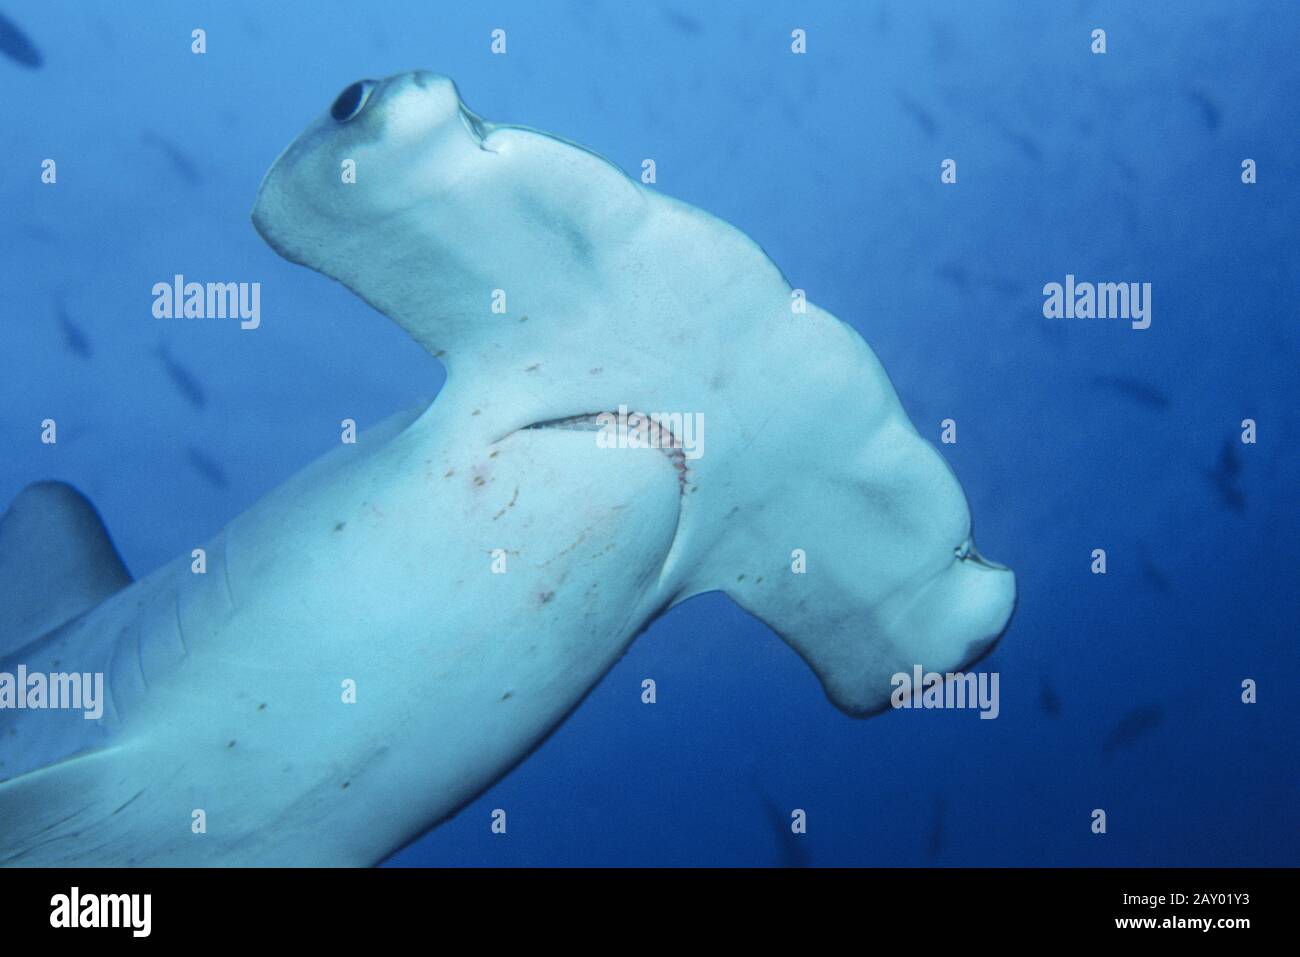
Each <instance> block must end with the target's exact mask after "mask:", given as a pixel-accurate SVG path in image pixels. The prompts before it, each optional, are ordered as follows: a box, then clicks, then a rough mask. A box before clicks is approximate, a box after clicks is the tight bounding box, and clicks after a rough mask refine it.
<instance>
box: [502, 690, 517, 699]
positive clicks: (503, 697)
mask: <svg viewBox="0 0 1300 957" xmlns="http://www.w3.org/2000/svg"><path fill="white" fill-rule="evenodd" d="M512 694H514V692H513V691H507V692H506V693H505V694H503V695H502V696H501V700H502V701H505V700H506V699H507V698H509V697H510V696H511V695H512Z"/></svg>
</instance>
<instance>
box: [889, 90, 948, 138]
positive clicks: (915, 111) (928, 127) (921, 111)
mask: <svg viewBox="0 0 1300 957" xmlns="http://www.w3.org/2000/svg"><path fill="white" fill-rule="evenodd" d="M894 95H895V96H896V97H898V102H899V105H901V106H902V107H903V112H904V113H906V114H907V115H908V116H910V117H911V118H912V119H913V120H914V121H915V122H916V125H917V126H919V127H920V128H921V132H922V133H924V134H925V135H926V136H929V137H933V136H934V135H935V134H936V133H938V132H939V124H938V123H936V122H935V120H934V115H933V114H932V113H930V111H929V110H927V109H926V108H925V107H923V106H922V105H921V104H920V103H918V102H916V100H914V99H912V98H911V97H910V96H908V95H907V94H906V93H904V92H903V91H902V90H895V91H894Z"/></svg>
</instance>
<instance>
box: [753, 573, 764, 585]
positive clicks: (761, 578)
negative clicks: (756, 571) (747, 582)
mask: <svg viewBox="0 0 1300 957" xmlns="http://www.w3.org/2000/svg"><path fill="white" fill-rule="evenodd" d="M762 580H763V576H762V575H759V576H758V577H757V578H755V579H754V584H755V585H757V584H758V583H759V582H761V581H762Z"/></svg>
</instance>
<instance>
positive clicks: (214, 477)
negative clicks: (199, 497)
mask: <svg viewBox="0 0 1300 957" xmlns="http://www.w3.org/2000/svg"><path fill="white" fill-rule="evenodd" d="M185 455H186V457H187V458H188V459H189V460H190V465H192V466H194V471H196V472H198V473H199V474H200V475H202V476H203V477H204V478H205V479H207V480H208V482H210V483H211V484H212V485H214V486H215V487H217V488H220V489H226V488H230V480H229V479H227V478H226V470H225V469H223V468H222V467H221V464H220V463H219V462H217V460H216V459H214V458H212V456H210V455H206V454H204V453H203V452H201V451H199V450H198V449H196V448H195V447H194V446H192V445H187V446H186V447H185Z"/></svg>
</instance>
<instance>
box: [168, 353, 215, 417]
mask: <svg viewBox="0 0 1300 957" xmlns="http://www.w3.org/2000/svg"><path fill="white" fill-rule="evenodd" d="M156 354H157V356H158V359H159V360H160V361H161V362H162V364H163V368H164V369H166V370H167V375H168V376H169V377H170V378H171V380H172V383H173V384H174V385H175V386H176V391H177V392H179V393H180V394H181V395H183V396H184V397H185V399H186V401H188V402H189V403H190V405H192V406H194V408H196V409H202V408H204V407H205V406H206V405H207V404H208V396H207V393H206V392H205V391H204V389H203V386H202V385H200V384H199V380H198V379H196V378H195V377H194V374H193V373H191V372H190V370H189V369H187V368H185V367H184V366H183V365H181V364H180V363H179V362H177V361H176V360H175V359H173V358H172V354H171V352H170V351H169V350H168V348H167V346H166V345H165V344H159V346H158V350H157V353H156Z"/></svg>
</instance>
